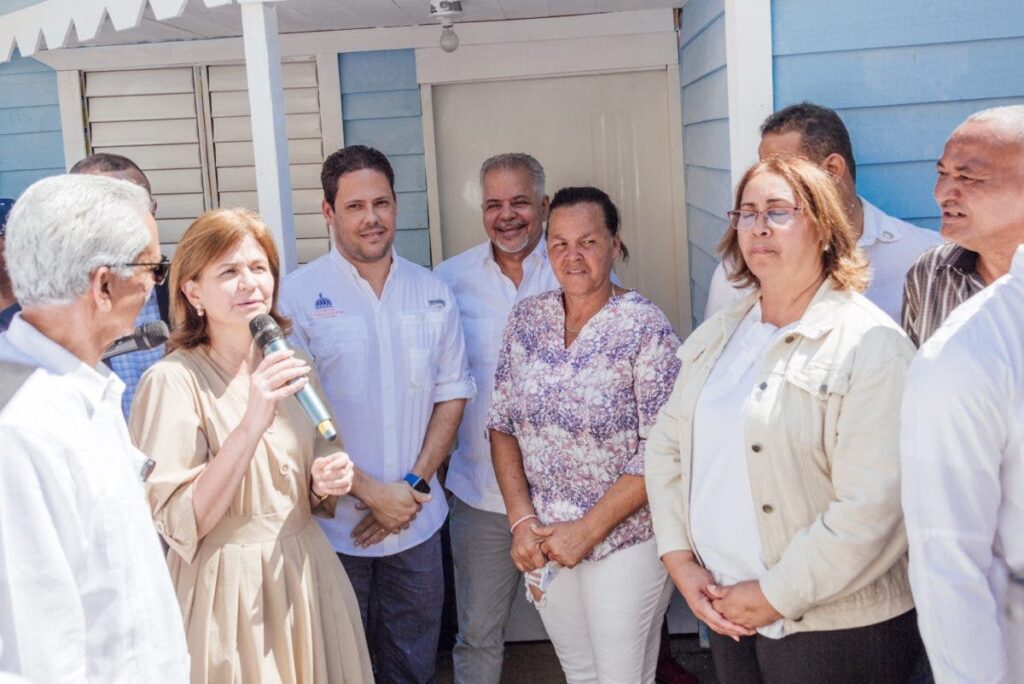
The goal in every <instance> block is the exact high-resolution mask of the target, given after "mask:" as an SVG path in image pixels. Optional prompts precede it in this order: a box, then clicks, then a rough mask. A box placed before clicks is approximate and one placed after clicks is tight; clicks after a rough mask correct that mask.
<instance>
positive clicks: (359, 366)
mask: <svg viewBox="0 0 1024 684" xmlns="http://www.w3.org/2000/svg"><path fill="white" fill-rule="evenodd" d="M312 328H313V329H312V334H311V335H310V336H309V347H310V351H312V352H313V356H314V357H316V362H317V370H318V371H319V372H320V376H321V377H320V380H321V382H322V383H323V386H324V391H325V392H326V393H327V394H328V395H329V398H335V397H336V398H342V399H357V398H359V397H361V396H363V394H364V393H365V391H366V373H367V365H368V364H369V360H370V359H369V350H368V348H367V347H368V344H367V335H366V323H365V322H364V321H363V319H362V317H361V316H333V317H331V318H322V319H318V320H316V321H315V322H314V323H313V326H312Z"/></svg>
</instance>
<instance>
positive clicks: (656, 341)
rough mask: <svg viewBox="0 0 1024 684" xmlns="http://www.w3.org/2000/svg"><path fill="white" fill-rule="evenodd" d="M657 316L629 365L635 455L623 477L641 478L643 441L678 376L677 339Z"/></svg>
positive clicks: (630, 459)
mask: <svg viewBox="0 0 1024 684" xmlns="http://www.w3.org/2000/svg"><path fill="white" fill-rule="evenodd" d="M657 313H658V316H657V317H656V318H655V319H654V320H652V321H651V324H650V325H648V326H646V327H645V329H644V331H643V334H642V335H641V338H640V349H639V352H638V353H637V356H636V360H635V362H634V364H633V395H634V400H635V401H636V413H637V431H638V433H639V437H640V440H639V443H638V444H637V449H636V453H635V454H634V455H633V456H632V457H630V458H629V459H627V460H626V461H625V463H624V464H623V469H622V474H623V475H644V474H645V466H644V464H645V462H646V452H647V438H648V436H649V435H650V433H651V428H653V427H654V423H655V421H656V420H657V419H658V412H659V411H660V410H661V407H662V406H664V405H665V402H666V401H667V400H668V398H669V395H670V394H671V393H672V386H673V385H674V384H675V381H676V376H677V375H678V374H679V365H680V364H679V359H678V358H677V357H676V352H677V351H679V338H678V337H676V334H675V332H674V331H673V330H672V326H671V325H670V324H669V322H668V319H666V318H665V317H664V315H663V314H661V312H660V311H658V312H657Z"/></svg>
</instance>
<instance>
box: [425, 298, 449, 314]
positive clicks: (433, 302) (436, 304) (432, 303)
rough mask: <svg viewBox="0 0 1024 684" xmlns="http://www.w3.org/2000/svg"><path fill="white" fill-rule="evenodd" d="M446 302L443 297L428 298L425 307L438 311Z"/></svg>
mask: <svg viewBox="0 0 1024 684" xmlns="http://www.w3.org/2000/svg"><path fill="white" fill-rule="evenodd" d="M447 303H448V302H446V301H444V300H443V299H428V300H427V308H428V309H430V310H431V311H440V310H441V309H443V308H444V307H445V304H447Z"/></svg>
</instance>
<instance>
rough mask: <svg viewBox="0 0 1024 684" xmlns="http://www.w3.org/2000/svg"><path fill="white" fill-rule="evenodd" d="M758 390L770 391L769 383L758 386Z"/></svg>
mask: <svg viewBox="0 0 1024 684" xmlns="http://www.w3.org/2000/svg"><path fill="white" fill-rule="evenodd" d="M757 389H759V390H766V389H768V383H767V382H762V383H761V384H760V385H758V386H757Z"/></svg>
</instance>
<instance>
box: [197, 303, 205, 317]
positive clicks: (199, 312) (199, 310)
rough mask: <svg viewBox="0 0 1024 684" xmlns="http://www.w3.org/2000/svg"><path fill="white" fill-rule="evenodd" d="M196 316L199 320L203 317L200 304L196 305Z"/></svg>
mask: <svg viewBox="0 0 1024 684" xmlns="http://www.w3.org/2000/svg"><path fill="white" fill-rule="evenodd" d="M196 315H197V316H199V317H200V318H202V317H203V305H202V304H196Z"/></svg>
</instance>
